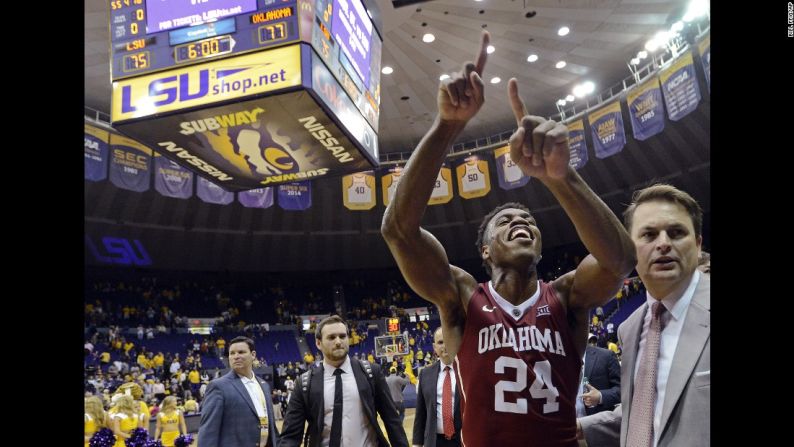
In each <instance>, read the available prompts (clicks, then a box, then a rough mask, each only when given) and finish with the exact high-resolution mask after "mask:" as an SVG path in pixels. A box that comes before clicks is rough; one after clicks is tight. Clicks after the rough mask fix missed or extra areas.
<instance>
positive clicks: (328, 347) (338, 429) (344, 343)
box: [279, 315, 408, 447]
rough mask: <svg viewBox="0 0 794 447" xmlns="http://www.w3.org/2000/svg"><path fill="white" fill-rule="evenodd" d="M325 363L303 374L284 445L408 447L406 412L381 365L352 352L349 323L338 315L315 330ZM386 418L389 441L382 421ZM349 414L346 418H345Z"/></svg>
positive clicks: (291, 403)
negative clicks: (403, 417)
mask: <svg viewBox="0 0 794 447" xmlns="http://www.w3.org/2000/svg"><path fill="white" fill-rule="evenodd" d="M314 336H315V343H316V344H317V348H318V349H319V350H320V351H322V353H323V363H322V365H320V366H317V367H312V368H311V369H309V371H307V372H305V373H303V374H301V376H300V377H299V378H298V381H297V383H296V384H295V390H294V391H293V393H292V397H291V398H290V400H289V405H288V406H287V414H286V415H285V416H284V427H283V430H282V434H281V444H280V445H279V447H298V446H299V445H301V441H302V438H303V434H304V431H303V428H304V424H305V422H307V421H308V423H309V427H308V429H307V432H306V437H307V439H306V441H305V442H304V444H303V445H304V446H305V447H319V446H321V445H327V446H329V447H341V446H345V447H376V446H377V447H388V446H389V442H391V445H392V446H395V447H408V438H407V437H406V436H405V430H403V427H402V424H401V423H400V415H399V413H398V412H397V407H396V406H395V405H394V402H393V401H392V398H391V394H390V393H389V387H388V385H387V384H386V379H385V378H384V376H383V372H382V371H381V369H380V366H378V365H373V364H370V363H369V362H366V361H364V360H355V359H351V358H350V356H349V355H348V349H349V341H348V326H347V323H345V321H344V320H343V319H342V318H341V317H339V316H338V315H332V316H330V317H328V318H325V319H323V320H322V321H320V323H319V324H318V325H317V329H316V330H315V335H314ZM376 412H377V414H378V415H380V417H381V419H382V420H383V425H384V426H385V427H386V432H387V433H388V434H389V439H388V441H387V440H386V437H385V436H384V435H383V432H382V431H381V430H380V427H379V426H378V420H377V418H376V414H375V413H376ZM343 415H344V417H343Z"/></svg>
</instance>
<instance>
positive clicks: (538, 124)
mask: <svg viewBox="0 0 794 447" xmlns="http://www.w3.org/2000/svg"><path fill="white" fill-rule="evenodd" d="M489 40H490V39H489V34H488V33H487V32H483V35H482V41H481V46H480V52H479V56H478V57H477V61H476V63H467V64H465V65H464V68H463V70H462V72H461V73H459V74H457V75H456V76H454V77H452V78H450V79H447V80H445V81H442V83H441V84H440V86H439V90H438V108H439V114H438V117H437V118H436V120H435V122H434V123H433V125H432V127H431V129H430V130H429V131H428V133H427V134H426V135H425V137H424V138H423V139H422V141H421V142H420V143H419V145H418V147H417V148H416V150H415V151H414V152H413V154H412V155H411V158H410V160H409V161H408V164H407V166H406V167H405V170H404V171H403V174H402V179H401V181H400V183H399V184H398V185H397V192H396V194H395V197H394V201H393V202H392V203H391V204H390V205H389V206H388V208H387V209H386V212H385V213H384V216H383V224H382V227H381V231H382V233H383V236H384V238H385V239H386V242H387V244H388V246H389V249H390V250H391V252H392V254H393V255H394V258H395V259H396V261H397V264H398V265H399V267H400V270H401V271H402V274H403V275H404V276H405V279H406V280H407V281H408V284H409V285H410V286H411V287H412V288H413V289H414V290H415V291H416V292H417V293H418V294H419V295H420V296H422V297H423V298H425V299H427V300H428V301H430V302H432V303H434V304H435V305H437V306H438V308H439V311H440V315H441V326H442V328H443V333H444V342H445V344H446V345H447V349H448V350H449V352H450V355H451V356H453V357H455V356H456V358H455V368H454V369H455V373H456V378H457V383H458V384H459V386H460V387H461V412H462V414H463V424H462V428H461V433H460V435H461V443H462V445H464V446H485V445H498V446H506V447H509V446H525V445H537V446H545V447H551V446H554V447H557V446H565V447H575V446H576V445H577V441H576V409H575V399H576V394H577V387H578V385H579V373H580V371H581V363H582V356H583V353H584V350H585V345H586V343H587V332H588V327H587V324H588V310H589V309H590V308H592V307H596V306H600V305H603V304H604V303H606V302H607V301H608V300H609V299H610V298H611V297H612V296H614V295H615V293H616V292H617V291H618V289H619V288H620V286H621V285H622V284H623V278H625V277H626V276H627V275H628V274H629V273H630V272H631V270H632V268H633V266H634V264H635V261H636V257H635V253H634V246H633V244H632V242H631V239H630V238H629V235H628V233H627V232H626V230H625V229H624V228H623V226H622V225H621V224H620V221H619V220H618V219H617V217H616V216H615V215H614V214H613V213H612V212H611V211H610V210H609V208H608V207H607V206H606V205H605V204H604V203H603V202H602V201H601V200H600V199H599V198H598V197H597V196H596V195H595V194H594V193H593V191H592V190H591V189H590V188H589V187H588V186H587V185H586V184H585V183H584V181H583V180H582V179H581V177H579V175H578V174H577V173H576V171H575V170H574V169H573V168H571V167H569V165H568V161H569V158H570V151H569V147H568V131H567V128H566V127H565V126H563V125H562V124H559V123H555V122H553V121H547V120H545V119H544V118H541V117H539V116H532V115H528V114H527V112H526V110H525V107H524V103H523V101H522V100H521V99H520V97H519V95H518V87H517V83H516V80H515V79H511V80H510V82H509V89H508V90H509V99H510V102H511V106H512V108H513V112H514V115H515V118H516V121H517V122H518V129H517V130H516V131H515V132H514V133H513V135H512V136H511V138H510V156H511V158H512V160H513V161H514V162H515V163H516V164H517V165H518V166H519V168H520V169H521V171H522V172H523V173H524V174H526V175H529V176H531V177H533V178H535V179H537V180H539V181H540V182H542V183H543V184H544V185H545V186H546V187H547V188H549V190H550V191H551V193H552V194H553V195H554V197H556V198H557V200H558V201H559V202H560V205H561V206H562V208H563V210H565V212H566V213H567V214H568V216H569V217H570V218H571V220H572V221H573V224H574V225H575V227H576V231H577V233H578V234H579V236H580V237H581V239H582V242H583V243H584V245H585V246H586V247H587V249H588V250H589V251H590V253H591V254H590V255H588V256H587V257H586V258H585V259H584V260H583V261H582V262H581V263H580V264H579V266H578V267H577V268H576V270H574V271H572V272H569V273H567V274H565V275H563V276H561V277H560V278H558V279H557V280H555V281H553V282H551V283H545V282H543V281H539V279H538V273H537V264H538V261H540V258H541V240H542V239H541V232H540V229H539V228H538V225H537V222H536V221H535V218H534V217H533V216H532V215H531V214H530V213H529V211H528V210H527V208H525V207H524V206H523V205H520V204H517V203H509V204H506V205H502V206H500V207H498V208H496V209H495V210H494V211H492V212H491V213H490V214H488V215H487V216H485V218H484V219H483V221H482V224H481V225H480V230H479V235H478V238H477V249H478V251H479V252H480V255H481V257H482V260H483V264H484V265H485V268H486V270H487V271H488V273H489V274H490V276H491V281H488V282H486V283H482V284H478V283H477V281H476V280H475V279H474V277H473V276H472V275H470V274H469V273H467V272H465V271H463V270H462V269H460V268H458V267H455V266H453V265H450V264H449V261H448V259H447V255H446V252H445V251H444V249H443V247H442V246H441V244H440V243H439V242H438V240H436V238H435V237H433V235H432V234H430V233H429V232H428V231H426V230H424V229H422V228H421V227H420V222H421V219H422V215H423V214H424V211H425V208H426V203H427V199H428V197H429V196H430V193H431V190H432V188H433V185H434V182H435V178H436V175H437V173H438V170H439V168H440V167H441V164H442V162H443V160H444V156H445V154H446V152H447V150H448V149H449V148H450V146H451V144H452V142H453V141H454V140H455V138H456V137H457V136H458V135H459V134H460V132H461V131H462V130H463V128H464V127H465V125H466V123H467V122H468V121H469V120H470V119H471V118H473V117H474V116H475V115H476V113H477V111H478V110H479V109H480V107H481V106H482V104H483V101H484V96H483V93H484V87H483V82H482V79H481V75H482V71H483V68H484V66H485V61H486V48H487V46H488V42H489Z"/></svg>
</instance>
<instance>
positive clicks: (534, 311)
mask: <svg viewBox="0 0 794 447" xmlns="http://www.w3.org/2000/svg"><path fill="white" fill-rule="evenodd" d="M455 363H456V368H455V373H456V374H457V377H458V384H459V385H460V389H461V403H460V408H461V415H462V422H463V428H462V429H461V442H462V444H463V445H464V446H465V447H481V446H500V447H510V446H522V447H524V446H533V447H535V446H537V447H552V446H553V447H576V446H577V441H576V404H575V403H576V395H577V392H578V387H579V374H580V372H581V368H582V356H581V355H578V354H577V353H576V349H575V348H574V343H573V337H572V333H571V330H570V329H569V327H568V322H567V318H566V315H565V310H564V309H563V307H562V304H561V303H560V300H559V298H558V297H557V295H556V292H555V291H554V288H553V287H552V286H551V285H550V284H547V283H544V282H542V281H538V289H537V291H536V292H535V294H534V295H533V296H532V297H531V298H530V299H528V300H527V301H525V302H523V303H521V304H520V305H519V306H514V305H512V304H510V303H509V302H508V301H507V300H505V299H504V298H502V297H501V296H499V295H498V293H497V292H496V291H495V290H494V289H493V287H492V286H491V283H490V282H488V283H482V284H480V285H479V286H478V287H477V290H475V291H474V294H473V295H472V297H471V301H470V302H469V307H468V311H467V314H466V327H465V330H464V332H463V341H462V343H461V346H460V350H459V351H458V354H457V356H456V357H455Z"/></svg>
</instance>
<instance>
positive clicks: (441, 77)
mask: <svg viewBox="0 0 794 447" xmlns="http://www.w3.org/2000/svg"><path fill="white" fill-rule="evenodd" d="M444 79H449V75H448V74H446V73H444V74H442V75H441V76H439V77H438V80H439V81H443V80H444Z"/></svg>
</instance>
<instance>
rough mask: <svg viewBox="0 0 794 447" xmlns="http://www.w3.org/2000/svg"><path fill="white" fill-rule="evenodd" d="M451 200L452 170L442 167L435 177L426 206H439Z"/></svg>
mask: <svg viewBox="0 0 794 447" xmlns="http://www.w3.org/2000/svg"><path fill="white" fill-rule="evenodd" d="M450 200H452V169H449V168H448V167H447V166H446V165H442V166H441V169H439V171H438V175H437V176H436V184H435V185H433V192H432V193H431V194H430V199H429V200H428V201H427V204H428V205H441V204H444V203H449V201H450Z"/></svg>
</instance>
